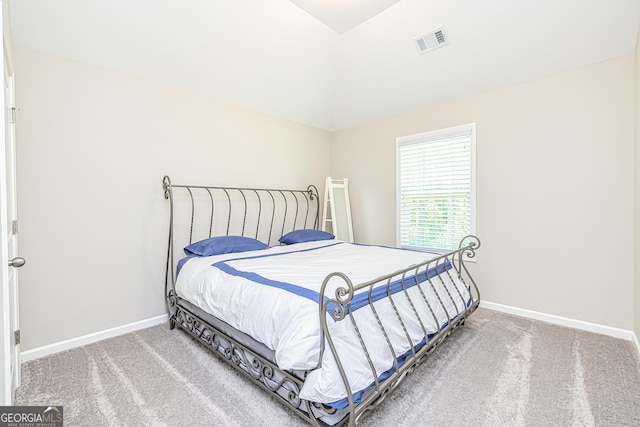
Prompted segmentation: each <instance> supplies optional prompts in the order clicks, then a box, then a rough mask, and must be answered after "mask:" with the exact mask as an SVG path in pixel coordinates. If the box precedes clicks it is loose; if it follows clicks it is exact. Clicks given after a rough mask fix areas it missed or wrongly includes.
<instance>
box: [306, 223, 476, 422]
mask: <svg viewBox="0 0 640 427" xmlns="http://www.w3.org/2000/svg"><path fill="white" fill-rule="evenodd" d="M479 247H480V239H479V238H478V237H477V236H474V235H469V236H466V237H465V238H463V239H462V240H461V242H460V245H459V247H458V249H456V250H454V251H451V252H449V253H445V254H442V255H440V256H437V257H435V258H433V259H430V260H428V261H425V262H423V263H420V264H415V265H411V266H409V267H407V268H404V269H402V270H398V271H395V272H393V273H389V274H386V275H384V276H380V277H378V278H376V279H373V280H371V281H368V282H365V283H360V284H353V283H352V281H351V280H350V278H349V277H348V276H347V275H345V274H343V273H340V272H335V273H332V274H330V275H328V276H327V277H326V278H325V280H324V281H323V283H322V287H321V290H320V300H319V304H318V305H319V319H320V325H321V338H320V363H319V365H318V367H321V365H322V360H323V356H324V353H325V351H327V346H328V350H329V351H330V352H331V353H332V355H333V357H334V359H335V362H336V364H337V367H338V370H339V372H340V376H341V378H342V381H343V383H344V385H345V389H346V391H347V399H348V402H349V412H350V413H349V417H348V419H346V421H345V422H346V424H348V425H349V426H353V425H355V423H356V422H357V420H359V419H360V417H361V416H362V415H363V414H364V413H365V412H367V411H369V410H371V409H373V408H375V407H376V406H378V405H379V404H380V403H381V402H382V401H383V400H384V399H385V398H386V396H387V395H388V394H389V393H390V392H391V391H392V390H393V389H395V388H396V387H397V386H398V385H399V384H400V383H401V382H402V381H403V380H404V379H405V378H406V377H407V376H408V375H409V374H410V373H411V372H413V371H414V370H415V368H416V367H417V366H418V365H419V364H420V363H421V362H422V361H423V360H424V359H426V357H427V356H428V355H429V354H431V353H432V352H433V351H434V350H435V349H436V347H437V346H438V345H439V344H440V343H441V342H442V341H443V340H444V339H445V338H446V337H447V336H448V335H449V334H450V333H451V332H452V331H453V330H454V329H456V328H457V327H458V326H460V325H462V324H464V322H465V320H466V319H467V317H468V316H469V315H470V314H471V313H472V312H473V311H475V309H476V308H477V307H478V306H479V304H480V293H479V291H478V287H477V285H476V283H475V281H474V280H473V278H472V276H471V274H470V273H469V271H468V269H467V266H466V265H465V258H466V259H467V260H469V259H473V258H475V256H476V250H477V249H478V248H479ZM432 270H433V271H435V273H434V274H433V275H432V276H431V277H429V273H428V272H429V271H432ZM422 271H425V272H427V274H426V275H425V276H426V277H427V278H426V280H423V281H420V280H419V279H418V277H419V276H420V275H421V274H422V273H421V272H422ZM454 276H455V277H454ZM454 278H455V279H457V280H458V281H459V282H460V283H462V285H463V286H464V287H465V288H466V289H467V290H468V298H465V296H463V295H462V292H461V291H460V289H459V288H458V286H453V288H454V289H455V291H456V292H451V290H450V289H449V288H448V287H447V286H442V287H441V288H442V289H444V292H442V289H441V290H440V291H439V290H438V289H437V286H436V284H444V283H445V281H446V280H447V279H448V281H449V282H451V283H454ZM394 279H396V280H399V283H400V285H401V289H400V290H399V291H398V290H396V291H395V292H393V291H392V290H391V283H392V281H393V280H394ZM336 281H339V284H336ZM409 282H412V283H415V284H414V285H412V286H415V287H416V288H417V289H418V290H419V292H418V295H417V297H418V298H421V299H422V300H423V302H424V303H425V305H426V306H427V307H428V310H429V313H428V314H429V315H430V316H431V317H432V318H433V320H434V321H435V323H436V324H439V323H440V322H439V321H438V319H437V317H436V314H435V312H434V307H433V306H434V304H439V305H440V306H441V307H442V308H443V309H444V310H445V312H446V315H447V318H449V319H451V320H450V321H449V322H447V324H446V326H445V327H444V328H442V329H441V330H439V331H437V332H435V333H431V334H430V333H428V331H427V327H426V326H425V324H424V323H423V321H422V320H421V316H420V314H419V313H418V310H417V308H416V307H417V304H416V303H415V301H414V299H415V297H416V295H414V296H411V295H410V294H409V292H408V288H409V287H410V286H409ZM331 283H333V285H332V286H330V284H331ZM379 287H382V288H383V289H385V290H386V296H385V297H386V298H387V299H388V300H389V302H390V304H391V306H392V307H393V311H394V313H395V319H396V320H397V321H398V322H399V323H400V325H401V327H402V330H403V332H404V334H405V336H406V338H407V340H408V342H409V348H410V355H408V356H407V357H406V359H404V361H403V363H402V365H401V364H400V362H399V356H400V355H398V354H397V353H396V352H395V351H394V349H393V345H392V343H391V340H390V338H389V335H388V333H387V325H386V324H385V320H384V319H383V318H382V317H381V316H380V315H379V314H378V312H377V310H376V304H375V301H374V298H373V292H374V289H376V288H379ZM424 287H429V288H430V290H432V291H433V293H434V294H435V295H436V297H437V300H436V301H435V302H434V301H429V300H428V298H427V296H426V295H425V289H424ZM359 292H366V293H367V297H368V304H369V306H370V307H371V311H372V312H373V315H374V317H375V319H376V322H377V324H378V327H379V329H380V333H381V334H382V335H383V336H384V341H385V342H386V345H387V346H388V347H389V349H390V351H391V353H392V354H395V355H396V356H398V357H396V358H395V360H394V361H393V363H394V365H393V368H392V369H391V371H392V373H391V374H390V375H389V376H388V377H387V378H386V379H384V380H380V378H379V374H378V372H377V371H376V368H375V366H374V363H373V361H372V358H371V355H370V352H369V350H368V348H367V345H366V343H365V341H364V339H363V337H362V335H361V333H360V327H359V325H358V322H357V320H356V318H355V316H354V315H353V310H352V309H351V304H352V301H353V299H354V297H355V295H356V294H358V293H359ZM400 294H401V295H403V296H404V297H405V298H406V299H407V300H408V302H409V305H410V307H411V310H412V315H413V316H414V320H415V319H417V320H418V322H419V324H420V327H421V328H422V331H423V333H424V337H425V344H424V345H422V346H420V347H419V348H417V349H416V347H417V346H416V345H415V343H414V342H413V340H412V339H411V337H410V334H409V332H408V330H407V326H406V321H407V320H408V319H407V317H406V316H405V315H402V314H401V313H400V311H399V310H398V308H397V307H396V304H395V303H394V298H395V297H394V295H400ZM414 294H415V293H414ZM447 300H448V301H451V302H453V306H454V307H455V308H456V312H455V313H449V312H447V310H446V308H445V301H447ZM460 302H462V303H463V305H464V309H463V310H458V304H459V303H460ZM347 319H349V320H350V321H351V324H352V326H353V329H354V331H355V333H356V335H357V338H358V342H359V344H360V346H361V348H362V350H363V352H364V354H365V356H366V359H367V363H368V365H369V367H370V369H371V374H372V377H373V379H374V380H373V385H372V387H373V391H370V392H369V394H368V396H367V397H365V398H363V399H362V400H361V401H359V402H356V399H355V397H354V393H353V391H352V390H351V387H350V384H349V378H348V375H347V373H346V370H345V368H344V366H343V363H342V357H341V355H340V352H339V350H338V348H337V346H336V345H335V343H334V340H333V338H332V336H331V333H330V330H329V322H330V321H333V322H342V321H347ZM343 356H344V355H343Z"/></svg>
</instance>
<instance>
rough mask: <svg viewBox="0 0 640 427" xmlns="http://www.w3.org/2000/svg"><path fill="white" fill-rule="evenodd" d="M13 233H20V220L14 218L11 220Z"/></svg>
mask: <svg viewBox="0 0 640 427" xmlns="http://www.w3.org/2000/svg"><path fill="white" fill-rule="evenodd" d="M11 234H18V220H17V219H14V220H13V221H12V222H11Z"/></svg>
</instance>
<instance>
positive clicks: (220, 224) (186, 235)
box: [162, 176, 320, 286]
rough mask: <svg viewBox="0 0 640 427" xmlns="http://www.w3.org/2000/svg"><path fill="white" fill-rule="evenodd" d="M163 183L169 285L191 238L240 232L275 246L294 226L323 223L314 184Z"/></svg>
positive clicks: (308, 226) (314, 225) (195, 240)
mask: <svg viewBox="0 0 640 427" xmlns="http://www.w3.org/2000/svg"><path fill="white" fill-rule="evenodd" d="M162 187H163V188H164V197H165V199H167V200H169V203H170V209H171V211H170V212H171V213H170V219H169V249H168V254H167V255H168V256H167V282H169V281H170V282H171V286H172V285H173V283H174V274H175V267H176V263H177V261H178V260H179V259H181V258H183V257H184V252H183V248H184V247H185V246H187V245H189V244H191V243H193V242H197V241H199V240H202V239H206V238H208V237H213V236H224V235H236V236H247V237H253V238H255V239H258V240H260V241H262V242H264V243H267V244H268V245H270V246H271V245H275V244H278V239H279V238H280V237H281V236H282V235H284V234H286V233H288V232H289V231H291V230H296V229H300V228H316V229H317V228H318V226H319V214H320V198H319V196H318V189H317V188H316V187H315V186H313V185H309V186H308V187H307V189H306V190H281V189H264V188H239V187H218V186H208V185H184V184H173V183H172V182H171V179H170V178H169V177H168V176H165V177H164V178H163V179H162ZM167 285H169V283H167Z"/></svg>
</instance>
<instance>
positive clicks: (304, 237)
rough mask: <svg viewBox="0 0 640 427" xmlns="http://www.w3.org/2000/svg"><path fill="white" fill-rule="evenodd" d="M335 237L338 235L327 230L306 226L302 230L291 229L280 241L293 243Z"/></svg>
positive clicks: (287, 243) (288, 243)
mask: <svg viewBox="0 0 640 427" xmlns="http://www.w3.org/2000/svg"><path fill="white" fill-rule="evenodd" d="M335 237H336V236H334V235H333V234H331V233H327V232H326V231H322V230H314V229H311V228H304V229H301V230H293V231H290V232H288V233H287V234H285V235H284V236H282V237H281V238H280V239H279V240H280V243H284V244H285V245H290V244H292V243H302V242H314V241H316V240H331V239H333V238H335Z"/></svg>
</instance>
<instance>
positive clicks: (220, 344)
mask: <svg viewBox="0 0 640 427" xmlns="http://www.w3.org/2000/svg"><path fill="white" fill-rule="evenodd" d="M162 185H163V189H164V196H165V199H168V200H169V202H170V221H169V242H168V252H167V265H166V268H167V269H166V277H165V295H166V299H167V308H168V311H169V321H170V327H171V329H173V328H174V327H175V326H176V325H177V326H179V327H180V328H181V329H184V330H185V331H186V332H188V333H189V334H191V335H192V336H193V337H195V338H196V339H197V340H198V341H199V342H201V343H202V344H204V345H205V346H207V347H208V348H209V349H210V350H212V351H213V353H214V354H216V355H217V356H219V357H220V358H221V359H223V360H225V361H227V362H228V363H229V364H231V365H232V366H234V367H235V368H237V369H238V371H240V372H242V373H243V374H244V375H245V376H246V377H247V378H249V379H250V380H251V381H252V382H253V383H255V384H257V385H258V386H260V387H261V388H262V389H264V390H266V391H268V392H269V393H271V394H272V395H274V396H276V397H277V398H278V400H279V401H281V402H282V403H284V404H285V405H286V406H287V407H288V408H289V409H291V410H293V411H294V412H295V413H297V414H298V415H299V416H301V417H302V418H303V419H305V420H306V421H308V422H310V423H311V424H313V425H316V426H324V425H328V424H327V423H325V421H323V419H328V418H326V417H331V416H333V417H334V419H333V420H332V421H331V424H334V421H335V418H336V417H337V418H338V419H339V420H338V422H337V423H336V424H335V425H349V426H354V425H355V424H356V423H357V421H358V420H359V419H360V418H361V417H362V416H363V414H365V413H366V412H367V411H369V410H371V409H373V408H375V407H377V406H378V405H379V404H380V403H381V402H382V401H383V400H384V399H385V398H386V397H387V396H388V395H389V393H390V392H392V391H393V390H394V389H395V388H396V387H397V386H398V385H399V384H401V383H402V382H403V381H404V380H405V379H406V378H407V376H408V375H409V374H411V373H412V372H414V371H415V369H416V367H417V366H418V365H419V364H420V363H421V362H422V361H423V360H425V359H426V358H427V357H428V356H429V354H431V353H432V352H433V351H434V350H435V349H436V348H437V347H438V346H439V345H440V343H442V342H443V341H444V340H445V339H446V337H447V336H449V334H451V332H452V331H453V330H455V329H456V328H457V327H458V326H460V325H463V324H464V322H465V320H466V319H467V317H468V316H469V315H470V314H471V313H472V312H473V311H475V309H476V308H477V307H478V305H479V304H480V294H479V291H478V288H477V286H476V283H475V281H474V280H473V278H472V277H471V275H470V273H469V271H468V269H467V266H466V265H465V262H464V261H465V259H469V258H474V257H475V254H476V250H477V249H478V248H479V247H480V240H479V239H478V238H477V237H475V236H467V237H466V238H465V239H463V241H462V242H461V243H460V247H459V248H458V249H457V250H454V251H451V252H449V253H446V254H443V255H441V256H439V257H437V258H433V259H430V260H429V261H425V262H424V263H420V264H415V265H411V266H407V268H405V269H402V270H399V271H394V272H390V273H389V274H387V275H384V276H382V277H378V278H376V279H374V280H371V281H369V282H366V283H358V284H354V283H352V282H351V280H350V279H349V277H347V276H346V275H345V274H343V273H340V272H335V273H332V274H330V275H329V276H327V277H326V278H325V280H324V281H323V283H322V288H321V291H320V301H319V304H318V306H319V322H320V325H321V338H320V349H321V353H320V358H319V360H320V362H319V365H318V366H320V365H321V363H322V355H323V353H324V352H326V351H330V352H332V354H333V356H334V358H335V360H336V362H337V366H338V369H339V371H340V376H341V377H342V380H343V382H344V385H345V389H346V390H347V399H348V408H347V409H345V410H342V411H341V412H338V411H337V410H336V409H335V408H332V407H330V406H327V405H324V404H320V403H316V402H310V401H307V400H304V399H302V398H300V396H299V392H300V390H301V388H302V385H303V383H304V378H305V376H306V374H307V372H298V371H296V372H292V371H285V370H282V369H280V368H278V366H277V364H276V362H275V358H274V357H273V354H272V353H270V352H269V351H268V349H266V347H264V346H262V345H261V344H260V343H257V342H256V341H254V340H253V339H252V338H251V337H248V336H246V335H244V334H242V333H241V332H239V331H236V330H235V329H233V328H231V327H230V326H229V325H227V324H226V323H224V322H222V321H220V320H219V319H216V318H214V317H213V316H211V315H208V314H207V313H204V312H203V311H202V310H199V309H198V308H197V307H195V306H193V305H192V304H190V303H189V302H188V301H184V300H183V299H181V298H180V297H178V296H177V295H176V292H175V281H176V262H174V260H176V259H180V258H182V257H183V255H181V251H182V248H183V247H184V246H186V245H188V244H191V243H192V242H194V241H198V240H201V239H204V238H207V237H212V236H216V235H232V234H233V235H242V236H249V237H253V238H256V239H259V240H262V241H264V242H267V243H269V244H270V245H272V244H274V243H276V242H277V241H278V239H279V237H280V236H282V235H284V234H285V233H287V232H288V231H291V230H294V229H299V228H318V224H319V211H320V200H319V196H318V191H317V189H316V187H315V186H313V185H310V186H309V187H308V188H307V189H306V190H273V189H257V188H237V187H234V188H232V187H215V186H202V185H177V184H172V183H171V180H170V178H169V177H168V176H165V177H164V178H163V180H162ZM179 211H182V212H183V215H182V217H180V215H179V214H178V212H179ZM176 224H183V225H184V226H183V227H182V228H181V231H179V229H178V228H176ZM178 242H179V243H178ZM445 263H451V266H452V267H451V268H450V269H449V268H443V267H444V265H445ZM434 268H435V272H436V274H435V276H433V277H430V278H428V279H427V280H426V281H423V282H422V283H420V284H419V285H417V287H418V288H419V295H420V296H419V297H418V298H422V299H423V300H424V302H425V303H426V306H427V307H428V309H429V311H430V313H426V315H430V316H432V317H433V319H434V320H436V324H439V322H438V321H437V319H436V316H435V313H434V308H433V305H434V304H438V303H439V304H441V305H442V307H444V305H443V304H442V301H443V300H444V299H446V300H447V301H452V302H453V301H454V300H455V299H457V298H462V295H460V293H459V292H458V295H455V293H452V292H449V290H447V288H446V287H444V289H445V290H446V292H445V293H442V292H440V293H439V292H438V291H436V286H435V285H436V284H437V282H438V281H440V283H444V282H443V280H444V279H443V278H444V277H445V275H449V279H451V278H452V276H454V275H455V276H457V278H458V279H459V280H461V281H462V283H463V284H464V285H465V286H466V288H467V289H468V290H469V296H470V298H469V300H468V301H466V302H465V304H464V306H465V309H464V310H462V311H460V310H458V309H457V308H456V311H457V312H456V313H455V315H453V313H447V316H448V318H449V319H453V320H451V321H449V322H448V323H447V325H446V327H444V328H443V329H441V330H440V331H439V332H438V333H435V334H427V330H426V327H425V326H424V324H422V321H420V316H419V315H418V312H417V311H416V306H417V305H416V304H415V303H414V301H413V300H412V299H411V297H410V296H409V294H408V293H407V287H408V286H407V284H408V283H409V282H410V281H412V280H415V281H416V282H417V281H418V279H417V278H418V275H419V274H423V275H424V274H425V273H426V272H427V271H434V270H433V269H434ZM421 272H422V273H421ZM398 278H400V280H401V285H402V293H403V294H404V295H405V296H406V298H408V300H409V303H410V305H411V308H412V310H413V312H414V315H415V317H416V318H417V319H418V321H419V323H420V325H421V327H422V329H423V331H424V336H425V337H428V338H429V339H427V340H426V343H425V344H424V345H423V346H422V347H418V346H415V342H414V341H412V340H411V338H410V337H409V333H408V332H407V328H406V326H405V320H407V319H406V318H405V317H403V315H402V314H401V313H400V312H399V311H398V310H397V308H396V306H395V304H394V299H393V298H394V297H393V295H392V294H391V292H390V291H389V287H390V284H391V282H392V280H398ZM336 281H340V283H341V285H339V286H338V287H337V288H336V286H335V283H336ZM330 282H331V283H332V286H328V284H329V283H330ZM380 286H386V289H387V296H386V297H385V298H388V299H389V301H390V303H391V305H392V306H393V309H394V312H395V315H396V320H397V321H399V323H400V325H401V326H402V328H403V330H404V333H405V334H406V336H407V339H408V340H409V343H410V344H411V345H410V347H411V351H410V353H409V354H407V355H405V359H404V363H399V362H398V360H396V362H395V366H394V367H393V369H392V372H391V374H390V375H389V376H388V377H387V378H385V379H384V380H379V379H378V375H377V374H376V372H375V369H374V367H373V362H372V361H371V358H370V356H369V351H368V350H367V347H366V344H365V342H364V340H363V338H362V336H361V334H360V330H359V327H358V323H357V321H356V319H355V318H354V316H353V313H352V311H351V310H350V303H351V301H352V299H353V297H354V295H355V294H357V293H359V292H361V291H365V292H368V295H369V301H370V306H371V308H372V311H373V313H374V315H375V319H376V321H377V323H378V326H379V329H380V333H381V334H382V335H383V336H384V338H385V341H386V343H387V344H388V346H389V348H390V349H391V351H392V354H396V353H395V352H394V351H393V348H392V346H391V342H390V340H389V337H388V335H387V327H386V326H385V319H383V318H381V317H379V316H378V314H377V313H376V311H375V305H374V304H373V303H372V302H373V301H372V291H373V289H374V288H377V287H380ZM426 287H429V288H430V290H432V291H433V292H435V295H436V296H437V299H438V301H437V302H436V301H428V300H427V298H426V296H425V292H424V290H423V288H426ZM330 289H331V290H330ZM331 292H333V295H331ZM414 298H415V295H414ZM454 306H456V305H455V302H454ZM456 307H457V306H456ZM445 311H446V309H445ZM328 312H329V313H330V314H327V313H328ZM404 316H406V315H404ZM330 319H333V321H338V322H339V321H349V322H351V323H352V326H353V329H354V330H355V332H356V335H357V339H358V341H359V344H360V346H361V347H362V349H363V351H364V354H365V355H366V357H367V359H368V360H367V361H368V364H369V365H370V367H371V369H372V373H373V378H375V381H374V383H373V385H372V386H371V387H369V389H367V391H366V392H365V393H364V395H363V396H362V398H361V400H360V401H359V402H357V401H356V400H357V399H356V398H355V397H354V394H353V393H352V392H351V391H350V390H351V389H350V387H349V380H348V378H347V374H346V371H345V369H344V367H343V365H342V363H341V359H340V354H339V352H338V350H337V348H336V345H335V344H334V342H333V339H332V337H331V334H330V333H329V328H328V323H327V322H328V321H329V320H330ZM414 321H415V319H414ZM341 416H343V417H342V418H341V419H340V417H341Z"/></svg>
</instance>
